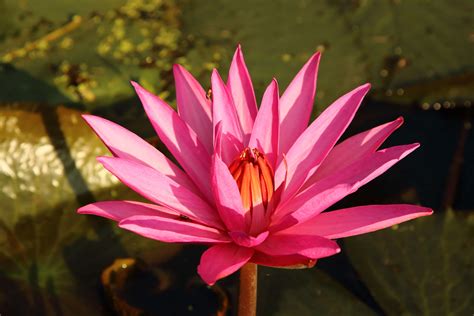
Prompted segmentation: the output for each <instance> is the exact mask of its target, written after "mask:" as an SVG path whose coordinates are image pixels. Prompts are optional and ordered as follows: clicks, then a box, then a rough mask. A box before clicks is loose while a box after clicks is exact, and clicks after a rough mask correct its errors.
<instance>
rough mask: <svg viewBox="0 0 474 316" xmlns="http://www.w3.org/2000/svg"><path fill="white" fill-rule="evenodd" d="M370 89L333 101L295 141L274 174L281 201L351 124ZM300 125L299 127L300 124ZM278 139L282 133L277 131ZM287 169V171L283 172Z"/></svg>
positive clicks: (364, 86) (312, 170) (298, 186)
mask: <svg viewBox="0 0 474 316" xmlns="http://www.w3.org/2000/svg"><path fill="white" fill-rule="evenodd" d="M369 89H370V85H369V84H365V85H363V86H360V87H358V88H356V89H354V90H353V91H351V92H349V93H347V94H346V95H344V96H342V97H340V98H339V99H338V100H336V101H335V102H334V103H333V104H332V105H331V106H330V107H329V108H327V109H326V110H325V111H324V112H323V113H322V114H321V115H320V116H319V117H318V118H317V119H316V120H315V121H314V122H313V123H312V124H311V125H310V126H309V127H308V128H307V129H306V130H305V131H304V132H303V133H302V134H301V136H300V137H299V138H298V139H297V140H296V142H295V143H294V144H293V146H291V148H290V149H289V151H288V153H287V154H286V164H285V163H284V162H281V163H280V164H279V166H278V168H277V170H276V172H275V187H278V186H279V185H280V184H282V182H283V181H284V180H285V177H286V181H285V183H284V184H283V185H284V186H285V187H284V188H285V189H284V191H283V193H282V197H281V201H282V202H284V201H285V200H287V199H289V198H291V197H292V196H293V195H294V194H296V193H297V191H298V189H299V188H300V187H301V186H302V185H303V184H304V182H305V180H306V179H308V178H309V177H310V176H311V175H312V174H313V173H314V172H315V171H316V169H317V168H318V167H319V166H320V165H321V163H322V162H323V160H324V158H326V156H327V155H328V153H329V152H330V150H331V149H332V148H333V146H334V144H336V142H337V140H338V139H339V137H340V136H341V135H342V133H343V132H344V131H345V130H346V128H347V126H348V125H349V123H350V122H351V121H352V118H353V117H354V115H355V113H356V111H357V109H358V108H359V105H360V103H361V102H362V99H363V98H364V96H365V94H366V93H367V91H369ZM300 124H301V123H300ZM280 133H281V135H282V134H283V133H285V131H283V130H281V131H280ZM287 168H288V169H287Z"/></svg>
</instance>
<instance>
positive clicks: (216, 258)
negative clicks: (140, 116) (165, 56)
mask: <svg viewBox="0 0 474 316" xmlns="http://www.w3.org/2000/svg"><path fill="white" fill-rule="evenodd" d="M319 60H320V54H319V53H316V54H314V55H313V56H311V58H310V59H309V60H308V61H307V63H306V64H305V65H304V66H303V68H302V69H301V70H300V71H299V72H298V74H297V75H296V76H295V78H294V79H293V81H292V82H291V83H290V84H289V86H288V87H287V89H286V90H285V92H284V93H283V94H282V95H281V96H280V94H279V89H278V83H277V81H276V80H275V79H273V80H272V81H271V83H270V84H269V86H268V88H267V89H266V91H265V93H264V95H263V98H262V101H261V104H260V107H259V108H257V102H256V99H255V94H254V89H253V86H252V81H251V78H250V75H249V72H248V70H247V67H246V65H245V61H244V57H243V54H242V51H241V48H240V46H239V47H238V48H237V50H236V52H235V55H234V57H233V60H232V64H231V66H230V70H229V75H228V80H227V83H224V81H223V80H222V79H221V77H220V75H219V73H218V72H217V70H214V71H213V72H212V76H211V91H212V93H209V95H207V94H206V92H205V91H204V90H203V88H202V87H201V85H200V84H199V83H198V81H197V80H196V79H195V78H193V76H192V75H191V74H190V73H189V72H188V71H186V70H185V69H184V68H183V67H181V66H179V65H175V66H174V69H173V71H174V77H175V82H176V99H177V111H175V110H174V109H173V108H172V107H170V106H169V105H168V104H166V103H165V102H164V101H163V100H161V99H160V98H159V97H157V96H155V95H153V94H152V93H150V92H149V91H147V90H145V89H144V88H143V87H141V86H140V85H139V84H137V83H135V82H132V85H133V86H134V88H135V90H136V92H137V94H138V96H139V98H140V100H141V102H142V104H143V106H144V108H145V111H146V113H147V115H148V118H149V119H150V121H151V124H152V125H153V127H154V129H155V130H156V132H157V134H158V136H159V138H160V140H161V141H162V142H163V143H164V145H165V146H166V147H167V148H168V150H169V151H170V153H171V154H172V155H173V156H174V158H175V159H176V161H177V162H178V163H179V165H180V167H178V165H176V164H175V163H173V162H172V161H171V160H169V159H168V158H167V157H166V156H165V155H164V154H163V153H161V152H160V151H158V150H157V149H156V148H155V147H153V146H152V145H150V144H149V143H148V142H146V141H145V140H143V139H141V138H140V137H138V136H137V135H135V134H134V133H132V132H130V131H128V130H126V129H125V128H123V127H121V126H119V125H117V124H115V123H113V122H111V121H108V120H106V119H103V118H100V117H97V116H92V115H84V119H85V120H86V122H87V123H88V124H89V125H90V126H91V128H92V129H93V130H94V131H95V133H96V134H97V135H98V136H99V137H100V138H101V139H102V141H103V142H104V143H105V145H106V146H107V147H108V149H109V150H110V152H111V153H112V155H113V156H112V157H99V158H98V161H99V162H100V163H102V164H103V166H104V167H105V168H106V169H107V170H109V171H110V172H111V173H112V174H113V175H115V176H116V177H117V178H118V179H120V180H121V181H122V182H123V183H124V184H126V185H127V186H129V187H130V188H131V189H132V190H134V191H136V192H137V193H139V194H140V195H142V196H143V197H144V198H146V199H147V200H149V201H150V202H151V203H143V202H136V201H102V202H97V203H92V204H89V205H87V206H84V207H81V208H80V209H79V210H78V212H79V213H81V214H94V215H98V216H102V217H105V218H108V219H111V220H114V221H117V222H118V225H119V227H121V228H123V229H126V230H129V231H132V232H134V233H137V234H139V235H142V236H144V237H147V238H151V239H155V240H159V241H162V242H177V243H198V244H204V245H208V246H209V248H208V249H207V250H206V251H205V252H204V254H203V255H202V257H201V262H200V264H199V267H198V273H199V275H200V276H201V277H202V279H203V280H204V281H205V282H206V283H208V284H214V283H215V282H216V281H217V280H218V279H221V278H223V277H226V276H228V275H230V274H232V273H233V272H235V271H237V270H238V269H239V268H241V267H242V266H243V265H244V264H246V263H247V262H250V263H256V264H259V265H265V266H272V267H311V266H313V265H314V264H315V263H316V260H317V259H319V258H323V257H327V256H331V255H334V254H337V253H338V252H340V248H339V246H338V245H337V243H336V242H335V241H334V240H335V239H338V238H342V237H348V236H354V235H359V234H364V233H368V232H372V231H375V230H379V229H382V228H386V227H389V226H392V225H394V224H398V223H401V222H404V221H407V220H410V219H414V218H416V217H420V216H425V215H430V214H431V213H432V210H430V209H428V208H425V207H421V206H416V205H405V204H395V205H393V204H392V205H365V206H357V207H351V208H345V209H339V210H335V211H330V212H324V211H325V210H326V209H327V208H328V207H330V206H331V205H333V204H335V203H336V202H338V201H340V200H341V199H342V198H344V197H345V196H347V195H349V194H351V193H353V192H355V191H356V190H357V189H359V188H360V187H361V186H363V185H364V184H366V183H368V182H369V181H371V180H372V179H374V178H376V177H377V176H379V175H381V174H382V173H384V172H385V171H386V170H387V169H389V168H390V167H392V166H393V165H394V164H396V163H397V162H398V161H400V160H401V159H403V158H404V157H406V156H407V155H408V154H410V153H411V152H413V151H414V150H415V149H416V148H418V147H419V144H417V143H414V144H410V145H401V146H395V147H390V148H385V149H379V147H380V146H381V145H382V143H383V142H384V141H385V140H386V139H387V138H388V136H389V135H390V134H391V133H393V132H394V131H395V130H396V129H397V128H398V127H400V125H401V124H402V123H403V119H402V118H397V119H396V120H394V121H392V122H388V123H386V124H383V125H380V126H377V127H374V128H372V129H370V130H367V131H365V132H362V133H360V134H357V135H355V136H352V137H350V138H347V139H346V140H344V141H342V142H340V143H338V144H336V143H337V142H338V140H339V138H340V137H341V135H342V134H343V133H344V131H345V130H346V128H347V126H348V125H349V123H350V122H351V121H352V119H353V117H354V115H355V113H356V111H357V109H358V108H359V106H360V104H361V101H362V99H363V98H364V96H365V95H366V93H367V92H368V90H369V88H370V85H369V84H364V85H361V86H360V87H357V88H355V89H354V90H352V91H350V92H348V93H347V94H345V95H343V96H342V97H340V98H339V99H337V100H336V101H334V103H332V105H330V106H329V107H328V108H327V109H326V110H325V111H324V112H323V113H322V114H321V115H319V116H318V117H317V118H316V119H315V120H314V121H313V122H311V123H310V124H309V121H310V117H311V112H312V108H313V102H314V96H315V92H316V78H317V70H318V64H319ZM308 124H309V125H308Z"/></svg>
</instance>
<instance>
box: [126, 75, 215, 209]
mask: <svg viewBox="0 0 474 316" xmlns="http://www.w3.org/2000/svg"><path fill="white" fill-rule="evenodd" d="M132 84H133V86H134V87H135V90H136V92H137V94H138V96H139V98H140V100H141V102H142V104H143V107H144V108H145V111H146V113H147V115H148V118H149V119H150V121H151V123H152V125H153V127H154V128H155V131H156V132H157V134H158V136H159V137H160V139H161V141H162V142H163V143H164V144H165V145H166V147H167V148H168V149H169V151H170V152H171V154H172V155H173V156H174V157H175V158H176V160H178V162H179V164H180V165H181V167H183V169H184V170H185V171H186V173H187V174H188V175H189V177H190V178H191V179H192V180H193V181H194V183H195V184H196V185H197V186H198V188H199V189H200V190H201V191H202V193H203V194H204V196H205V197H206V198H207V199H208V201H212V193H211V189H210V187H209V180H210V173H209V170H210V168H211V156H210V155H209V152H208V151H207V149H206V148H205V147H204V145H203V144H202V143H201V142H200V140H199V139H198V137H197V135H196V133H195V132H194V131H193V130H192V129H191V128H190V127H189V126H188V125H187V124H186V123H185V122H184V121H183V120H182V119H181V118H180V117H179V115H178V113H176V112H175V111H174V110H173V109H172V108H171V107H170V106H169V105H168V104H166V103H165V102H164V101H163V100H161V99H160V98H158V97H157V96H155V95H153V94H152V93H150V92H148V91H146V90H145V89H143V88H142V87H141V86H140V85H138V84H137V83H135V82H132Z"/></svg>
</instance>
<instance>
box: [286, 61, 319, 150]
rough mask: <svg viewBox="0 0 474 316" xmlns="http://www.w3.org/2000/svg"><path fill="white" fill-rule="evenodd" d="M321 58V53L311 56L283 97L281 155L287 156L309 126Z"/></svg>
mask: <svg viewBox="0 0 474 316" xmlns="http://www.w3.org/2000/svg"><path fill="white" fill-rule="evenodd" d="M320 57H321V54H320V53H316V54H314V55H313V56H311V58H310V59H309V60H308V61H307V62H306V64H305V65H304V66H303V68H301V70H300V71H299V72H298V74H297V75H296V76H295V78H294V79H293V81H292V82H291V83H290V85H289V86H288V88H287V89H286V91H285V92H284V93H283V95H282V96H281V99H280V144H279V151H280V154H282V153H283V154H286V153H287V151H288V149H289V148H290V147H291V146H292V145H293V143H294V142H295V141H296V139H297V138H298V137H299V136H300V134H301V133H302V132H303V131H304V130H305V129H306V127H307V126H308V122H309V119H310V117H311V112H312V110H313V103H314V95H315V94H316V80H317V75H318V66H319V60H320Z"/></svg>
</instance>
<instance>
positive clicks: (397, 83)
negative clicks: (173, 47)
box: [182, 0, 474, 111]
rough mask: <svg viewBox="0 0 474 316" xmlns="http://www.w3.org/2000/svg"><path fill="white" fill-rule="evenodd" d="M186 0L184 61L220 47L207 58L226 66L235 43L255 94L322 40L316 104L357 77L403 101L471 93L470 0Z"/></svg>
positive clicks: (287, 75)
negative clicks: (190, 40) (191, 41)
mask: <svg viewBox="0 0 474 316" xmlns="http://www.w3.org/2000/svg"><path fill="white" fill-rule="evenodd" d="M183 7H184V10H183V17H182V19H183V33H185V34H191V36H193V37H194V38H196V43H197V44H200V45H195V46H194V47H193V49H191V50H190V52H189V53H188V54H187V59H188V62H189V63H190V64H191V65H196V66H197V67H198V68H199V67H200V66H201V65H203V64H206V65H208V64H209V56H215V55H217V57H219V58H218V59H217V60H215V61H214V62H213V63H211V65H210V66H211V67H212V64H217V65H220V66H223V69H225V70H224V71H223V72H226V71H227V66H228V60H229V59H230V57H231V54H232V52H233V50H234V47H235V45H236V43H241V44H242V45H243V48H244V51H245V56H246V61H247V64H248V65H249V68H250V71H251V73H252V76H253V78H254V81H255V84H256V88H257V90H258V91H259V95H261V93H262V91H263V87H264V85H266V84H268V83H269V81H270V80H271V77H272V76H275V77H276V78H277V79H278V80H279V82H280V86H281V88H282V89H283V88H284V87H285V86H286V85H287V84H288V82H289V80H290V79H291V78H292V76H293V75H294V74H295V73H296V71H297V69H298V68H299V67H300V66H301V65H302V64H303V63H304V61H305V60H306V59H307V58H308V57H309V56H310V55H311V54H312V53H313V52H315V51H316V50H319V51H322V52H323V57H322V59H321V66H320V72H319V73H320V76H319V79H318V81H319V82H318V92H317V99H316V107H317V111H321V110H322V109H323V108H324V107H326V106H327V105H329V104H330V102H331V101H333V100H334V99H335V98H336V97H338V96H340V95H342V94H343V93H344V92H346V91H348V90H349V89H352V88H354V87H355V86H357V85H360V84H362V83H364V82H371V83H372V84H373V88H374V89H373V91H375V92H376V93H374V94H373V95H374V96H375V97H377V98H378V99H388V100H391V101H394V100H396V101H397V102H403V103H412V102H434V101H438V100H451V101H456V102H457V105H459V103H460V102H461V104H464V101H466V100H471V101H472V99H473V98H474V95H473V94H472V91H473V89H472V87H473V85H474V83H473V82H474V81H473V71H474V70H473V66H474V59H473V55H472V49H473V45H474V40H473V35H472V27H471V26H472V23H473V15H472V12H473V10H474V7H473V3H472V1H457V2H456V5H454V4H453V3H452V1H447V0H446V1H445V0H443V1H392V0H383V1H375V0H368V1H305V0H300V1H293V0H279V1H250V0H244V1H231V0H218V1H212V2H204V3H203V2H195V1H189V0H188V1H183ZM208 17H212V18H208ZM203 79H204V77H203Z"/></svg>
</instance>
